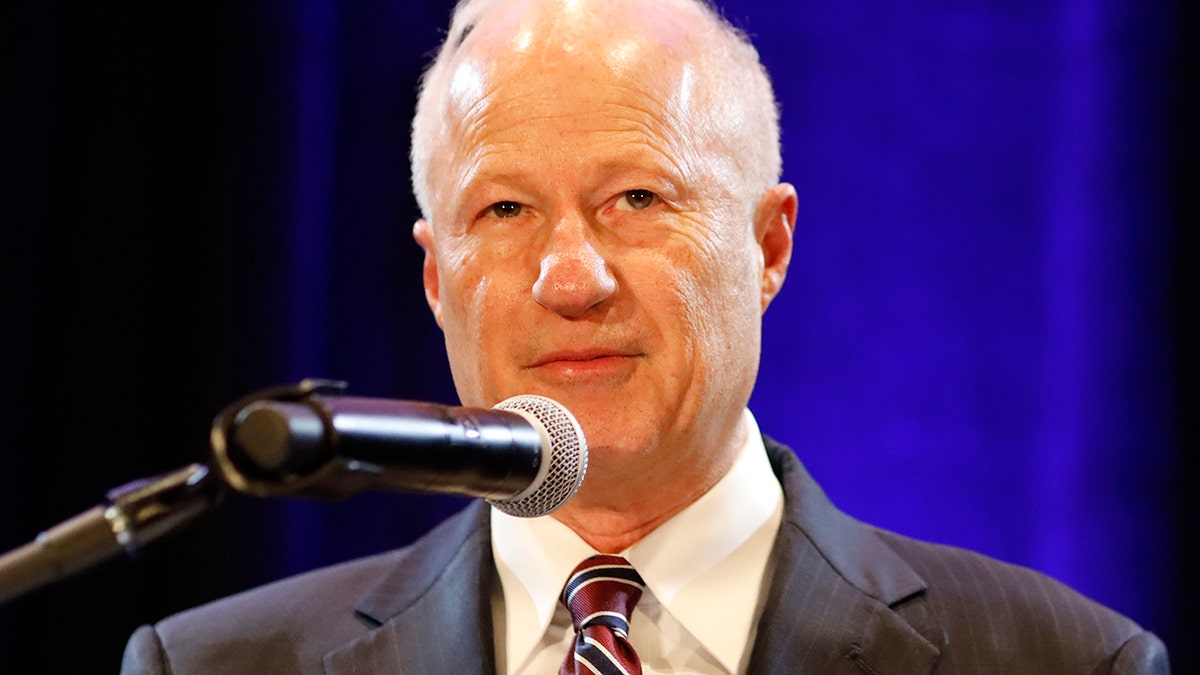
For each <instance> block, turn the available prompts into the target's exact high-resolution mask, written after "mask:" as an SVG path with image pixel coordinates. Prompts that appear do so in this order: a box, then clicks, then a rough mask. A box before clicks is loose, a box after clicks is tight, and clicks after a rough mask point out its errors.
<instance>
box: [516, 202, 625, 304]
mask: <svg viewBox="0 0 1200 675" xmlns="http://www.w3.org/2000/svg"><path fill="white" fill-rule="evenodd" d="M616 290H617V280H616V278H615V277H613V275H612V271H611V270H610V269H609V266H608V263H607V261H605V259H604V256H602V255H601V254H600V252H599V251H597V250H596V246H595V243H594V241H593V235H592V233H591V228H590V227H589V226H588V225H587V223H586V222H583V221H576V222H573V223H559V224H558V225H557V226H556V227H555V228H554V230H553V231H552V232H551V234H550V240H549V242H548V243H547V245H546V249H545V251H544V253H543V255H542V259H541V266H540V269H539V270H538V278H537V281H536V282H534V284H533V299H534V300H535V301H537V303H538V304H539V305H541V306H542V307H545V308H546V309H548V310H550V311H551V312H554V313H556V314H559V315H561V316H565V317H568V318H579V317H581V316H583V315H584V314H586V313H587V312H588V310H590V309H592V308H593V307H596V306H597V305H600V304H601V303H603V302H604V301H605V300H607V299H608V298H609V297H611V296H612V294H613V293H614V292H615V291H616Z"/></svg>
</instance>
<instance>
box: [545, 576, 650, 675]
mask: <svg viewBox="0 0 1200 675" xmlns="http://www.w3.org/2000/svg"><path fill="white" fill-rule="evenodd" d="M645 587H646V584H645V583H644V582H643V581H642V578H641V577H640V576H638V573H637V571H636V570H634V569H633V566H632V565H630V564H629V562H628V561H626V560H625V559H624V558H622V557H619V556H615V555H594V556H592V557H590V558H588V559H587V560H584V561H583V562H582V563H580V564H579V567H576V568H575V571H574V572H572V573H571V578H570V579H568V580H567V585H566V587H565V588H563V594H562V602H563V604H564V605H566V607H567V609H568V610H570V611H571V621H572V623H574V624H575V647H574V648H573V649H572V650H571V651H570V652H569V653H568V654H567V658H566V660H565V661H563V665H562V668H559V670H558V672H559V675H576V673H580V674H584V673H586V674H587V675H595V674H597V673H599V674H600V675H642V662H641V661H640V660H638V655H637V652H635V651H634V650H633V645H632V644H630V642H629V613H630V612H632V611H633V607H634V605H636V604H637V601H638V600H639V599H640V598H641V597H642V589H644V588H645Z"/></svg>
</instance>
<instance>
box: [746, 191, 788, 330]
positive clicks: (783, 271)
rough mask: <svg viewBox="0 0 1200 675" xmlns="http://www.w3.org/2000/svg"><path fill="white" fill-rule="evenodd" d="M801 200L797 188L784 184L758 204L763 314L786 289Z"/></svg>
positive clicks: (756, 217)
mask: <svg viewBox="0 0 1200 675" xmlns="http://www.w3.org/2000/svg"><path fill="white" fill-rule="evenodd" d="M798 210H799V200H798V199H797V197H796V188H794V187H792V185H791V184H789V183H780V184H779V185H776V186H775V187H773V188H771V189H770V190H768V191H767V192H766V194H764V195H763V196H762V199H761V200H759V202H758V208H757V209H755V211H754V238H755V240H756V241H757V242H758V247H759V249H760V250H761V251H762V260H763V277H762V311H763V312H766V311H767V305H770V304H771V301H772V300H774V299H775V296H776V295H778V294H779V289H781V288H783V280H784V278H785V277H787V269H788V265H789V264H790V263H791V261H792V234H793V231H794V228H795V227H796V212H797V211H798Z"/></svg>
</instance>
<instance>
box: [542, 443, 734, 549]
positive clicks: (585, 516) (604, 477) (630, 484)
mask: <svg viewBox="0 0 1200 675" xmlns="http://www.w3.org/2000/svg"><path fill="white" fill-rule="evenodd" d="M744 434H745V429H744V425H741V424H739V425H737V431H736V433H734V434H732V436H733V439H732V440H729V441H726V442H724V443H720V444H716V445H714V446H710V447H709V449H708V451H707V452H702V453H699V455H698V458H699V459H697V457H692V458H691V460H688V459H686V458H687V457H688V453H667V454H666V455H663V456H667V457H683V458H685V460H684V461H683V462H681V463H679V464H677V465H674V466H670V467H664V466H662V465H657V466H651V467H645V466H641V465H639V464H638V463H637V462H634V461H630V460H629V459H628V458H625V460H624V461H622V457H621V456H620V455H618V454H616V453H603V452H601V453H598V456H594V458H593V464H592V468H590V469H589V470H588V477H587V479H586V480H585V481H584V485H583V488H582V489H580V491H579V493H578V494H576V495H575V497H573V498H572V499H571V500H570V501H568V502H567V503H566V504H564V505H563V507H562V508H560V509H559V510H558V511H555V512H554V514H553V517H554V518H556V519H558V520H559V521H560V522H562V523H563V524H564V525H566V526H567V527H569V528H571V530H572V531H574V532H575V533H576V534H577V535H579V537H580V538H581V539H583V540H584V541H585V542H587V544H588V545H589V546H591V547H592V548H594V549H596V550H597V551H599V552H600V553H612V554H615V553H620V552H621V551H624V550H625V549H627V548H629V547H630V546H632V545H634V544H636V543H637V542H639V541H641V540H642V538H644V537H645V536H646V535H648V534H650V533H651V532H653V531H654V530H655V529H656V528H657V527H658V526H660V525H662V524H663V523H665V522H667V521H668V520H670V519H671V518H672V517H673V516H675V514H677V513H679V512H680V511H682V510H684V509H685V508H687V507H688V506H690V505H691V504H692V503H693V502H695V501H696V500H697V499H699V498H700V497H701V496H703V495H704V493H706V492H708V490H709V489H711V488H712V487H713V486H714V485H716V484H717V482H718V481H719V480H721V478H723V477H724V476H725V474H726V473H728V472H729V469H730V468H731V467H732V466H733V464H734V462H735V461H737V457H738V454H739V453H740V451H741V449H742V447H743V446H744V444H745V439H744ZM651 454H653V453H651Z"/></svg>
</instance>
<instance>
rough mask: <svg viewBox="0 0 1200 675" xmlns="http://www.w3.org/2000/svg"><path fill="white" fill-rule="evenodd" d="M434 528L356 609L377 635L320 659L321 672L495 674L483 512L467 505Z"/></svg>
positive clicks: (488, 555)
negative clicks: (375, 626)
mask: <svg viewBox="0 0 1200 675" xmlns="http://www.w3.org/2000/svg"><path fill="white" fill-rule="evenodd" d="M438 529H440V530H442V531H440V532H438V531H436V530H435V531H434V532H431V533H430V535H429V536H426V537H424V538H423V539H421V540H420V541H419V542H418V543H417V544H415V545H414V546H413V548H412V549H411V550H410V552H409V554H408V555H406V556H405V557H404V558H403V559H402V560H401V562H400V563H399V564H398V565H397V566H396V567H395V568H394V569H393V570H392V571H391V572H390V573H389V574H388V575H387V576H386V577H385V578H384V579H383V580H382V581H381V582H380V583H379V584H378V585H377V586H376V587H375V589H374V590H373V591H372V592H371V593H370V594H368V595H367V596H366V597H364V598H363V599H362V600H361V601H360V602H359V604H358V605H357V606H356V612H357V613H358V614H359V616H360V617H361V618H362V619H363V620H364V621H366V622H368V623H371V624H374V625H377V626H378V628H377V629H376V630H372V631H370V632H369V633H367V634H366V635H365V636H363V637H362V638H359V639H356V640H354V641H352V642H350V643H348V644H346V645H344V646H342V647H340V648H338V649H335V650H333V651H331V652H330V653H329V654H327V655H326V656H325V669H326V672H328V673H331V674H333V675H336V674H341V673H456V674H458V673H463V674H469V673H480V674H483V673H488V674H490V673H493V672H495V653H494V652H495V647H494V644H493V639H492V634H493V631H492V611H491V604H490V603H491V599H490V598H491V596H490V593H491V583H492V569H493V564H492V551H491V535H490V530H489V528H488V510H487V506H486V504H485V503H483V502H475V503H472V504H471V505H470V506H468V507H467V508H465V509H464V510H463V512H461V513H459V514H457V515H455V516H452V517H451V518H450V519H448V520H447V521H446V522H444V523H443V524H442V525H440V526H439V527H438Z"/></svg>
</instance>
